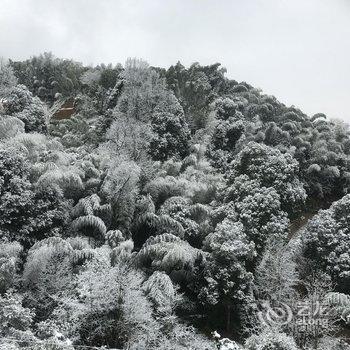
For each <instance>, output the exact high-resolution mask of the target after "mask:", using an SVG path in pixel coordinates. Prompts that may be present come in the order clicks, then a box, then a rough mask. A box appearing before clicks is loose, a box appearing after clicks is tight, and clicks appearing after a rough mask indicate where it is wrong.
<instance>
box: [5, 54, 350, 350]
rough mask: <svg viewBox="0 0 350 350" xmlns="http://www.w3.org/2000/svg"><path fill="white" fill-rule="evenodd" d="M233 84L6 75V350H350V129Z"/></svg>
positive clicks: (132, 66)
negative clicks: (322, 311) (273, 310)
mask: <svg viewBox="0 0 350 350" xmlns="http://www.w3.org/2000/svg"><path fill="white" fill-rule="evenodd" d="M225 73H226V71H225V69H224V68H223V67H221V65H220V64H218V63H217V64H213V65H210V66H201V65H200V64H198V63H194V64H193V65H191V66H190V67H189V68H186V67H184V66H183V65H181V63H177V64H176V65H174V66H171V67H170V68H169V69H163V68H158V67H152V66H149V65H148V64H147V63H146V62H144V61H142V60H137V59H129V60H127V62H126V63H125V65H116V66H114V65H111V64H109V65H104V64H101V65H99V66H96V67H92V66H89V67H86V66H84V65H82V64H80V63H77V62H74V61H73V60H66V59H59V58H55V57H54V56H53V55H51V54H48V53H45V54H43V55H40V56H37V57H32V58H30V59H28V60H25V61H21V62H17V61H11V60H10V61H9V62H5V61H4V60H2V61H1V63H0V101H1V102H0V349H1V350H16V349H37V350H38V349H55V350H60V349H62V350H63V349H71V350H72V349H132V350H136V349H137V350H141V349H147V350H148V349H149V350H155V349H159V350H163V349H164V350H166V349H167V350H168V349H174V350H180V349H183V350H185V349H193V350H205V349H222V350H223V349H246V350H297V349H304V348H310V349H322V350H323V349H326V350H327V349H329V350H343V349H349V346H348V345H347V343H346V341H344V338H346V336H347V335H348V334H349V327H350V325H349V324H350V295H349V294H350V259H349V252H350V194H349V195H348V194H347V193H348V192H349V190H350V130H349V129H348V126H347V125H346V124H345V123H343V122H341V121H334V120H329V119H328V118H327V117H326V116H325V115H324V114H322V113H320V114H316V115H314V116H312V117H311V116H307V115H306V114H304V113H303V112H302V111H300V110H299V109H298V108H296V107H294V106H292V107H287V106H285V105H284V104H283V103H281V102H279V101H278V100H277V99H276V98H275V97H273V96H269V95H266V94H264V93H262V91H261V90H259V89H256V88H254V87H252V86H251V85H249V84H247V83H246V82H237V81H235V80H231V79H228V78H227V77H226V76H225ZM230 73H231V75H234V72H230ZM69 99H70V101H73V102H72V107H71V110H72V115H69V116H68V117H65V118H58V117H57V115H59V113H58V112H59V111H60V110H62V107H64V104H65V103H66V102H67V101H68V100H69ZM315 296H317V297H318V298H319V300H321V301H322V300H327V301H328V302H330V303H331V306H332V310H333V312H332V320H331V321H332V322H331V323H329V324H327V326H326V327H324V329H320V331H319V332H317V334H314V332H309V333H308V332H306V333H304V334H303V336H300V334H297V333H296V331H295V329H294V328H293V327H290V324H283V323H282V322H281V323H278V322H276V323H274V324H267V323H265V322H262V320H261V318H259V317H258V315H259V312H261V310H263V307H264V305H266V303H270V304H271V305H274V303H277V304H278V303H284V304H286V305H290V306H291V307H294V305H295V304H296V303H297V302H299V301H303V302H305V301H309V300H312V299H313V298H314V297H315ZM277 304H276V305H277ZM229 339H230V340H229Z"/></svg>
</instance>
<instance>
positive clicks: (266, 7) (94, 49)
mask: <svg viewBox="0 0 350 350" xmlns="http://www.w3.org/2000/svg"><path fill="white" fill-rule="evenodd" d="M44 51H51V52H52V53H54V54H55V55H56V56H58V57H64V58H74V59H75V60H78V61H81V62H83V63H85V64H89V63H93V64H96V63H101V62H105V63H109V62H112V63H118V62H121V63H123V62H124V61H125V60H126V58H127V57H139V58H143V59H145V60H147V61H148V62H149V63H150V64H152V65H154V66H162V67H168V66H170V65H171V64H174V63H176V62H177V61H178V60H180V61H181V62H182V63H183V64H185V65H189V64H191V63H193V62H196V61H198V62H199V63H201V64H210V63H215V62H220V63H222V65H223V66H225V67H226V68H227V70H228V73H227V75H228V76H229V77H232V78H234V79H236V80H239V81H241V80H245V81H247V82H248V83H250V84H252V85H253V86H255V87H260V88H262V89H263V91H264V92H265V93H267V94H272V95H275V96H276V97H278V98H279V99H280V100H281V101H282V102H284V103H286V104H287V105H290V104H294V105H295V106H297V107H299V108H301V109H302V110H304V111H305V112H306V113H308V114H314V113H317V112H324V113H326V114H327V115H328V116H329V117H332V118H342V119H345V120H346V121H347V122H349V123H350V108H349V107H348V104H349V100H350V99H349V97H350V0H114V1H113V0H56V1H54V0H0V56H4V57H7V58H12V59H25V58H28V57H30V56H31V55H35V54H39V53H42V52H44Z"/></svg>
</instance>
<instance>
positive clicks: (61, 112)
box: [52, 97, 76, 120]
mask: <svg viewBox="0 0 350 350" xmlns="http://www.w3.org/2000/svg"><path fill="white" fill-rule="evenodd" d="M75 112H76V110H75V107H74V98H73V97H70V98H69V99H67V100H66V101H64V102H63V103H62V104H61V105H60V106H57V107H56V110H55V112H54V113H53V115H52V119H55V120H62V119H69V118H70V117H71V116H72V115H73V114H74V113H75Z"/></svg>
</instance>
